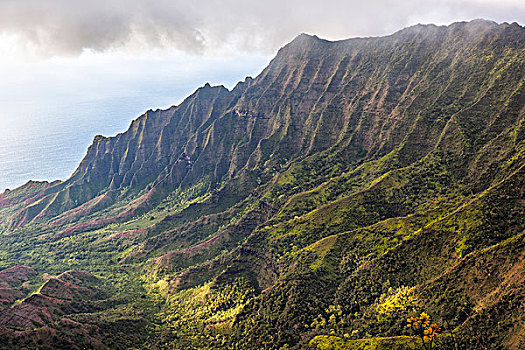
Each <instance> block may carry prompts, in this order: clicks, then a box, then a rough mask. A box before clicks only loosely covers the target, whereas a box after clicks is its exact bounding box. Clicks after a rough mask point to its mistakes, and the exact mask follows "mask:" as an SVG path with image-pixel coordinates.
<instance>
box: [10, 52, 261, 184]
mask: <svg viewBox="0 0 525 350" xmlns="http://www.w3.org/2000/svg"><path fill="white" fill-rule="evenodd" d="M263 62H265V59H264V58H259V59H258V60H255V61H254V63H253V64H252V66H253V67H251V66H250V64H246V63H245V64H243V65H240V66H238V67H233V68H232V69H230V70H229V71H228V69H225V70H224V71H221V72H219V73H218V74H214V76H211V77H210V78H211V79H212V80H211V83H212V84H213V83H216V84H217V83H218V82H220V83H223V84H224V85H226V86H227V87H229V88H231V87H232V86H233V85H234V84H235V82H236V81H238V80H242V79H243V78H244V77H245V76H246V75H250V73H251V75H253V73H258V71H259V70H260V67H261V66H262V64H263ZM223 68H224V66H223ZM249 68H251V69H249ZM247 70H248V71H247ZM189 73H191V72H189ZM202 73H206V72H200V73H199V75H198V76H195V77H190V78H188V77H185V79H177V77H173V76H172V77H170V76H167V77H165V79H162V80H160V79H159V80H146V81H144V80H141V81H136V82H135V83H133V81H132V82H131V84H132V85H135V86H130V87H129V88H128V87H126V86H120V85H117V86H116V87H115V89H113V90H112V89H111V86H110V87H109V88H108V86H107V85H108V84H111V82H110V81H106V82H101V84H106V86H105V88H104V94H102V96H96V98H85V97H84V96H85V95H86V94H84V93H83V92H82V91H78V93H75V91H70V92H69V93H68V94H67V96H68V97H67V98H61V96H60V95H57V96H56V97H53V91H47V92H46V94H45V96H46V98H41V96H40V97H38V96H37V97H35V98H34V99H33V96H31V95H28V96H23V94H20V93H18V94H17V95H16V98H14V97H13V96H11V95H10V94H9V91H7V92H6V90H4V91H3V92H0V193H1V192H3V191H4V189H6V188H9V189H14V188H16V187H18V186H20V185H22V184H24V183H26V182H27V181H28V180H48V181H52V180H57V179H59V180H65V179H67V178H68V177H69V176H70V175H71V174H72V173H73V172H74V170H75V169H76V167H77V166H78V164H79V162H80V161H81V160H82V158H83V157H84V155H85V154H86V151H87V148H88V146H89V145H90V144H91V142H92V140H93V137H94V136H95V135H97V134H101V135H104V136H112V135H116V134H117V133H119V132H123V131H125V130H126V129H127V128H128V127H129V125H130V123H131V121H132V120H133V119H135V118H137V117H138V116H140V115H141V114H143V113H144V112H145V111H147V110H148V109H153V110H155V109H157V108H163V109H164V108H168V107H170V106H172V105H175V104H179V103H180V102H181V101H182V100H183V99H184V98H185V97H186V96H188V95H189V94H190V93H192V92H193V91H194V90H195V89H196V88H197V87H199V86H202V85H204V83H205V82H206V81H207V79H205V78H204V77H203V76H202V75H203V74H202ZM178 74H180V72H179V73H178ZM192 78H193V80H192ZM0 88H2V89H4V87H3V86H0ZM18 88H19V90H20V89H22V91H23V88H24V87H23V86H22V87H18ZM63 88H64V87H62V90H63ZM66 88H67V86H66ZM71 89H73V90H74V87H71ZM28 90H30V91H31V92H30V93H31V94H35V92H34V89H28ZM62 90H61V91H62ZM108 91H109V92H108ZM88 95H89V94H88ZM50 96H51V97H50ZM89 96H91V95H89Z"/></svg>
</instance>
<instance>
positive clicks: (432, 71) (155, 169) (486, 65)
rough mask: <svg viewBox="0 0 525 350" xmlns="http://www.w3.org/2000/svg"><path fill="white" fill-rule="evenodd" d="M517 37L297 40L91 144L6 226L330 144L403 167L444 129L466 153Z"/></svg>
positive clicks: (481, 28)
mask: <svg viewBox="0 0 525 350" xmlns="http://www.w3.org/2000/svg"><path fill="white" fill-rule="evenodd" d="M522 37H523V34H522V30H521V28H519V26H516V25H505V26H498V25H497V24H495V23H492V22H486V21H474V22H470V23H458V24H454V25H452V26H450V27H435V26H416V27H412V28H408V29H405V30H402V31H400V32H398V33H396V34H394V35H391V36H389V37H384V38H366V39H350V40H345V41H340V42H329V41H325V40H322V39H319V38H317V37H312V36H308V35H306V34H302V35H300V36H299V37H297V38H296V39H295V40H294V41H293V42H291V43H290V44H288V45H287V46H285V47H284V48H282V49H281V50H280V51H279V52H278V54H277V56H276V57H275V58H274V59H273V60H272V62H271V63H270V64H269V66H268V67H267V68H266V69H265V70H264V71H263V72H262V73H261V74H260V75H259V76H258V77H257V78H255V79H254V80H251V79H250V80H247V81H246V82H244V83H240V84H239V85H238V86H237V87H236V88H235V89H233V90H232V91H228V90H227V89H225V88H224V87H210V86H209V85H206V86H204V87H203V88H200V89H198V90H197V91H196V92H195V93H194V94H193V95H191V96H190V97H188V98H187V99H186V100H185V101H184V102H183V103H181V105H179V106H174V107H172V108H170V109H168V110H165V111H161V110H157V111H148V112H147V113H146V114H145V115H143V116H141V117H140V118H138V119H137V120H135V121H133V123H132V124H131V126H130V128H129V129H128V131H126V132H125V133H122V134H119V135H117V136H115V137H110V138H106V137H102V136H98V137H96V138H95V140H94V142H93V144H92V145H91V147H90V148H89V150H88V153H87V155H86V157H85V158H84V159H83V161H82V162H81V164H80V166H79V167H78V169H77V170H76V171H75V173H74V174H73V176H72V177H71V178H70V179H69V180H67V181H66V182H64V183H61V184H59V185H57V186H55V187H54V188H51V189H49V190H47V192H46V193H48V194H47V196H46V197H44V198H42V199H41V200H40V203H38V205H35V207H34V208H30V209H29V210H25V211H24V212H23V214H22V215H20V216H21V218H20V219H14V220H13V222H14V226H16V225H19V224H25V223H27V222H30V221H32V220H34V219H35V218H49V217H53V216H56V215H58V214H60V213H62V212H64V211H67V210H69V209H72V208H74V207H76V206H78V205H81V204H83V203H85V202H87V201H89V200H91V199H93V198H95V197H96V196H98V195H100V194H102V193H103V192H106V191H115V190H119V191H120V190H123V189H131V192H134V193H137V192H139V191H140V190H142V189H144V188H145V187H146V186H148V188H151V187H155V186H159V185H167V186H168V192H170V191H172V190H173V189H174V188H182V189H187V188H189V187H192V186H199V187H200V188H202V191H201V192H202V193H205V192H206V191H209V190H212V189H214V188H219V187H221V185H222V184H224V183H225V182H226V181H228V180H230V179H231V178H232V177H235V176H237V175H239V172H242V171H243V170H244V171H245V170H253V169H257V170H258V171H261V172H263V173H264V172H268V171H267V170H268V169H271V168H275V169H280V168H281V167H282V166H285V165H286V164H289V162H290V161H292V160H293V159H296V158H297V157H304V156H307V155H312V154H315V153H317V152H321V151H325V150H328V149H334V148H337V149H338V150H339V153H340V154H341V158H342V161H344V162H345V163H348V164H357V163H360V162H362V161H364V160H372V159H377V158H379V157H381V156H384V155H385V154H388V153H389V152H391V151H392V150H393V149H394V148H396V147H399V146H400V145H401V144H403V147H402V148H401V149H400V152H399V155H398V156H399V162H400V165H407V164H410V163H411V162H413V161H415V160H417V159H418V158H421V157H423V156H424V155H426V154H427V153H428V152H429V151H430V150H432V149H433V148H434V147H436V144H437V143H438V142H439V141H442V140H438V139H439V138H442V137H443V136H444V135H443V131H444V130H446V131H447V132H448V133H447V135H449V134H452V133H459V135H454V136H452V137H454V138H457V137H461V138H462V140H461V141H462V143H463V144H465V147H469V148H470V149H469V152H471V153H475V152H476V151H477V150H478V149H480V148H481V147H483V145H485V144H486V143H487V142H488V141H490V140H491V139H492V137H493V136H494V135H496V134H497V133H498V132H500V131H501V130H499V129H498V127H501V125H507V124H506V122H512V120H506V121H500V120H497V119H498V118H501V117H506V118H512V117H513V115H515V112H516V111H512V112H514V113H510V114H509V113H507V111H508V109H509V108H516V107H515V106H516V104H517V105H518V106H519V102H520V98H522V95H521V94H522V87H521V85H522V82H521V80H520V79H522V75H521V74H520V72H522V71H523V69H522V64H523V63H522V62H521V61H520V60H517V59H516V55H518V54H519V53H521V51H520V50H522V47H521V45H522ZM511 43H512V44H511ZM516 72H518V74H516ZM466 87H468V88H466ZM488 108H493V109H494V110H492V111H491V118H492V119H491V120H487V119H486V115H485V113H484V112H485V111H486V110H487V109H488ZM465 114H468V115H466V116H465V117H462V115H465ZM514 117H515V116H514ZM451 118H452V119H451ZM476 118H477V119H476ZM467 119H468V120H467ZM496 121H497V123H495V122H496ZM487 124H488V125H487ZM487 126H491V127H490V128H488V129H486V127H487ZM202 193H201V194H202Z"/></svg>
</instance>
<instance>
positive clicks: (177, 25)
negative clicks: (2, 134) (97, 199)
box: [0, 0, 525, 56]
mask: <svg viewBox="0 0 525 350" xmlns="http://www.w3.org/2000/svg"><path fill="white" fill-rule="evenodd" d="M474 18H487V19H492V20H495V21H498V22H502V21H507V22H513V21H517V22H519V23H522V24H523V23H525V2H523V1H522V0H500V1H497V2H494V1H488V0H467V1H459V0H456V1H454V0H433V1H430V0H419V1H416V0H398V1H396V2H392V1H389V0H369V1H366V2H363V1H354V0H347V1H344V0H337V1H336V0H325V1H318V0H266V1H253V2H252V1H246V0H222V1H219V0H200V1H188V0H184V1H181V0H155V1H146V0H90V1H71V0H45V1H43V0H4V1H1V2H0V34H3V35H9V36H12V37H16V38H18V40H19V42H21V43H24V45H26V46H27V47H30V48H31V49H32V50H33V51H36V52H38V53H40V54H42V55H46V56H55V55H58V56H60V55H77V54H80V53H81V52H82V51H83V50H86V49H87V50H92V51H96V52H104V51H108V50H117V51H118V50H135V51H147V50H155V49H176V50H181V51H185V52H187V53H191V54H194V53H197V54H209V53H214V52H217V51H220V52H223V53H224V52H229V51H233V52H259V53H261V52H263V53H272V52H274V51H275V50H276V49H277V48H278V47H280V46H282V45H283V44H284V43H286V42H287V41H289V40H291V39H292V38H293V37H294V36H296V35H297V34H299V33H301V32H307V33H312V34H317V35H319V36H320V37H325V38H328V39H342V38H348V37H352V36H374V35H384V34H389V33H392V32H394V31H396V30H398V29H401V28H403V27H406V26H408V25H412V24H416V23H418V22H422V23H430V22H432V23H437V24H446V23H450V22H453V21H457V20H469V19H474Z"/></svg>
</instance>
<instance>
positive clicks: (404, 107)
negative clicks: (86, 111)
mask: <svg viewBox="0 0 525 350" xmlns="http://www.w3.org/2000/svg"><path fill="white" fill-rule="evenodd" d="M524 120H525V30H524V28H522V27H521V26H519V25H517V24H501V25H498V24H496V23H493V22H488V21H482V20H478V21H472V22H468V23H455V24H452V25H450V26H441V27H438V26H433V25H428V26H422V25H418V26H414V27H410V28H407V29H404V30H401V31H399V32H397V33H395V34H393V35H390V36H387V37H381V38H357V39H349V40H343V41H338V42H330V41H326V40H322V39H319V38H317V37H315V36H309V35H306V34H301V35H300V36H298V37H297V38H296V39H295V40H293V41H292V42H291V43H289V44H288V45H286V46H285V47H283V48H282V49H281V50H279V52H278V53H277V55H276V57H275V58H274V59H273V60H272V61H271V62H270V64H269V65H268V67H266V69H264V70H263V72H262V73H261V74H260V75H259V76H257V77H256V78H254V79H251V78H247V79H246V81H244V82H241V83H239V84H238V85H237V86H236V87H235V88H234V89H232V90H231V91H229V90H227V89H226V88H224V87H211V86H209V85H206V86H204V87H202V88H200V89H198V90H197V91H196V92H195V93H194V94H193V95H191V96H189V97H188V98H187V99H186V100H185V101H184V102H182V103H181V104H180V105H178V106H173V107H171V108H170V109H167V110H163V111H161V110H157V111H148V112H146V113H145V114H144V115H143V116H141V117H139V118H138V119H137V120H135V121H133V123H132V124H131V126H130V128H129V129H128V130H127V131H126V132H124V133H122V134H119V135H117V136H115V137H109V138H106V137H102V136H98V137H96V138H95V140H94V142H93V144H92V145H91V146H90V148H89V150H88V152H87V154H86V156H85V158H84V159H83V161H82V162H81V164H80V165H79V167H78V169H77V170H76V171H75V173H74V174H73V175H72V176H71V178H70V179H68V180H67V181H64V182H56V183H51V184H49V183H28V184H27V185H25V186H24V187H21V188H19V189H17V190H14V191H10V192H9V193H4V194H3V195H2V196H1V197H0V219H1V220H2V221H1V223H2V225H3V226H2V227H3V228H4V230H5V231H6V232H7V233H9V235H7V236H6V237H5V239H4V241H3V242H0V248H1V249H3V250H5V252H6V253H5V254H4V256H6V257H7V258H6V259H8V260H9V259H22V260H23V261H24V264H26V265H30V266H32V267H35V266H33V265H35V264H36V265H38V267H40V268H41V269H42V270H44V271H47V269H52V270H53V269H58V268H62V269H63V270H66V269H70V267H71V266H73V267H74V268H88V269H89V270H90V271H99V272H100V271H101V273H102V274H107V275H109V276H115V274H116V275H118V276H120V277H119V278H128V279H132V280H133V281H134V283H137V280H138V278H137V276H136V275H133V274H131V273H130V272H126V273H125V272H122V271H120V270H118V271H120V272H115V271H114V270H113V269H112V268H113V267H115V266H117V265H122V266H126V269H128V270H126V269H124V270H125V271H133V273H139V274H142V277H141V281H143V283H144V286H145V287H146V288H147V290H148V295H153V296H159V295H160V296H162V297H163V298H165V299H166V301H167V304H166V305H165V306H163V308H164V309H163V312H164V316H165V317H164V318H161V320H160V321H159V322H161V323H162V324H164V325H165V326H166V330H165V333H162V337H161V339H160V340H158V341H159V342H164V343H168V344H170V345H171V346H178V347H180V348H191V347H192V346H193V347H203V346H207V347H212V348H213V347H216V348H220V347H221V346H222V347H231V348H235V347H236V346H237V347H241V348H257V349H259V348H262V347H265V346H266V347H269V348H279V347H286V346H290V347H296V348H301V347H305V346H308V344H310V340H312V339H314V337H315V336H317V335H319V334H324V333H330V332H331V333H334V334H344V333H351V335H352V337H354V338H358V337H364V336H365V334H367V333H368V334H369V335H373V336H377V337H386V336H389V337H391V336H392V337H393V336H399V335H403V334H406V332H407V331H406V329H405V328H404V327H403V326H404V324H403V322H404V320H406V317H408V316H410V312H412V308H413V309H423V310H429V311H431V312H432V313H433V315H434V317H436V318H438V317H441V318H442V319H443V320H445V321H446V322H447V326H446V327H447V331H451V330H455V331H456V332H457V333H455V334H458V338H457V339H456V338H453V337H444V340H443V346H445V347H447V346H448V347H451V348H453V347H454V346H463V347H471V348H476V346H477V345H476V344H478V345H479V344H480V343H482V342H483V341H486V340H487V339H492V341H494V342H496V343H498V344H511V345H509V347H512V346H514V347H515V348H516V346H518V347H517V348H519V344H520V343H519V342H520V341H521V340H520V339H519V334H520V332H521V330H522V329H523V322H522V314H521V313H517V314H516V315H515V317H516V320H517V321H516V323H515V325H513V327H514V328H513V330H512V332H510V331H509V328H508V327H507V328H505V327H506V326H505V327H504V326H503V325H502V324H500V323H498V322H499V321H501V320H502V319H503V317H504V314H505V313H504V311H502V310H505V307H507V304H505V303H507V302H511V303H514V304H519V303H521V302H522V299H521V296H520V295H521V294H520V293H522V290H521V289H520V287H519V283H517V281H521V276H522V274H523V271H522V270H523V268H522V266H523V264H522V262H521V260H520V259H521V258H519V256H521V255H522V254H523V252H522V250H523V249H522V248H519V247H521V240H522V236H523V233H522V232H523V230H525V212H524V211H523V203H524V191H523V188H524V187H523V181H524V177H523V169H524V166H525V163H524V160H525V158H524V157H525V154H524V152H525V141H524V140H525V124H524ZM21 241H24V242H27V243H23V244H22V243H20V242H21ZM513 242H514V243H513ZM79 245H82V246H86V247H89V249H88V252H86V253H83V252H79V251H78V246H79ZM57 246H60V252H57V251H56V249H55V248H56V247H57ZM32 247H38V249H42V250H43V252H45V254H43V253H42V255H40V253H39V254H37V255H36V257H35V255H34V254H31V249H34V248H32ZM512 247H515V249H514V248H512ZM516 247H517V248H516ZM513 249H514V250H513ZM511 251H512V252H511ZM506 252H508V254H511V255H512V256H513V257H514V258H513V259H510V260H508V261H503V260H502V259H503V258H502V257H503V256H504V255H505V254H507V253H506ZM520 254H521V255H520ZM41 256H45V258H43V257H41ZM477 256H479V257H480V259H481V258H482V259H483V261H488V260H490V259H491V257H495V258H497V259H500V260H501V261H500V262H498V263H495V265H490V266H488V265H487V264H486V263H476V262H475V260H476V257H477ZM9 261H10V260H9ZM498 261H499V260H498ZM476 264H477V265H476ZM476 269H478V270H476ZM474 270H476V271H493V272H491V273H493V274H494V273H496V272H494V271H497V276H498V277H497V278H496V279H495V280H491V279H490V278H486V277H482V276H481V274H480V273H478V275H479V276H478V277H477V278H478V279H479V280H480V281H481V282H480V283H482V284H483V288H481V287H480V288H478V289H476V288H474V289H472V291H471V290H469V288H473V287H472V283H471V281H469V278H470V277H469V276H470V274H472V273H474V272H473V271H474ZM108 271H110V272H108ZM120 274H122V276H123V275H124V274H125V276H126V277H122V276H121V275H120ZM474 274H475V273H474ZM130 276H132V277H130ZM113 278H115V277H113ZM135 290H136V288H135V287H134V289H133V291H135ZM127 292H129V293H131V294H132V290H131V289H129V290H127ZM396 293H397V294H396ZM399 293H405V294H407V293H408V294H407V295H410V300H412V301H414V303H415V304H413V305H412V304H411V305H410V307H409V306H407V305H408V304H407V305H404V306H403V305H401V306H400V305H398V304H399V302H398V301H396V300H398V299H396V298H399ZM438 295H450V297H448V296H447V297H446V298H445V299H443V298H441V297H438ZM447 298H448V299H447ZM203 300H205V301H206V303H204V304H203V303H202V301H203ZM436 300H439V302H437V301H436ZM389 303H390V304H389ZM392 303H393V304H392ZM396 303H397V304H396ZM514 304H513V305H514ZM203 305H204V306H203ZM205 305H212V306H205ZM392 305H395V306H392ZM520 305H521V304H520ZM385 310H386V311H385ZM493 311H494V312H496V311H497V312H499V313H500V314H498V315H499V316H497V317H495V318H494V319H491V320H487V319H486V318H485V317H486V316H484V315H486V314H487V313H490V312H493ZM513 315H514V314H513ZM141 321H144V319H141ZM474 325H477V326H478V327H480V332H481V333H480V334H482V335H480V336H479V337H477V338H476V341H477V343H476V342H475V341H474V342H470V340H469V334H468V329H469V327H473V326H474ZM509 327H510V326H509ZM332 331H333V332H332ZM353 331H355V332H353ZM505 332H507V333H505ZM509 332H510V333H509ZM166 333H167V334H166ZM505 334H510V335H508V336H506V335H505ZM171 336H173V338H170V337H171ZM153 338H155V337H153ZM403 339H404V338H403ZM403 339H401V338H400V339H397V338H396V339H390V340H388V341H389V342H390V341H391V342H394V343H395V342H397V341H398V340H399V341H402V340H403ZM326 341H328V340H326V339H324V338H317V339H316V340H312V343H311V344H310V345H311V346H316V344H318V343H319V344H321V343H322V344H324V345H322V346H327V345H326ZM334 341H335V340H334ZM337 341H339V342H341V341H343V340H337ZM323 342H324V343H323ZM512 344H514V345H512ZM515 344H518V345H516V346H515ZM320 346H321V345H320ZM348 346H350V345H348Z"/></svg>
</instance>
